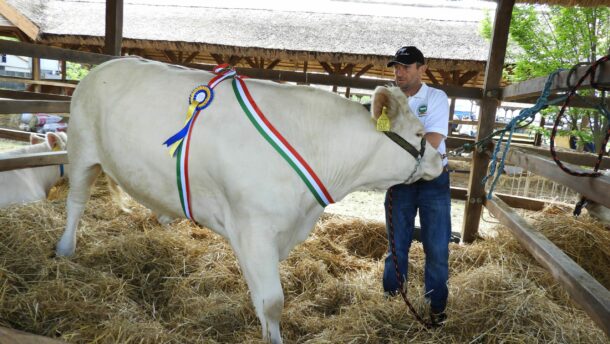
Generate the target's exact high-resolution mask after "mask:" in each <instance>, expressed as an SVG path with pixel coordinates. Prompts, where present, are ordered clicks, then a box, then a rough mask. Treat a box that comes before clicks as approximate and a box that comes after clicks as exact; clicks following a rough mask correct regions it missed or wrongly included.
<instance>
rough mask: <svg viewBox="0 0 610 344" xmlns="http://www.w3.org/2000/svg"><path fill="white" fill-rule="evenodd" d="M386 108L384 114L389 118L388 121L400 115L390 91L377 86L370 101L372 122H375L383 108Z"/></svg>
mask: <svg viewBox="0 0 610 344" xmlns="http://www.w3.org/2000/svg"><path fill="white" fill-rule="evenodd" d="M384 106H385V107H386V110H387V111H386V114H387V116H388V117H389V118H390V121H392V120H393V119H395V118H396V117H398V114H399V113H400V111H399V108H398V102H397V101H396V99H395V97H394V96H393V95H392V92H391V91H390V89H388V88H387V87H385V86H377V88H376V89H375V92H374V93H373V100H372V101H371V116H372V117H373V119H374V120H377V119H378V118H379V116H381V112H382V109H383V107H384Z"/></svg>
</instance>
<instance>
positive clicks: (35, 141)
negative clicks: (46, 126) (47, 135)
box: [30, 134, 45, 145]
mask: <svg viewBox="0 0 610 344" xmlns="http://www.w3.org/2000/svg"><path fill="white" fill-rule="evenodd" d="M44 141H45V139H44V137H40V136H39V135H38V134H30V144H32V145H36V144H39V143H43V142H44Z"/></svg>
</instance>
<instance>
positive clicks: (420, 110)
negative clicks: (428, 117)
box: [417, 105, 428, 116]
mask: <svg viewBox="0 0 610 344" xmlns="http://www.w3.org/2000/svg"><path fill="white" fill-rule="evenodd" d="M426 111H428V105H421V106H420V107H419V108H418V109H417V113H418V115H420V116H424V115H425V114H426Z"/></svg>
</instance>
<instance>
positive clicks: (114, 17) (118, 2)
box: [104, 0, 123, 56]
mask: <svg viewBox="0 0 610 344" xmlns="http://www.w3.org/2000/svg"><path fill="white" fill-rule="evenodd" d="M122 43H123V0H106V40H105V44H104V53H106V54H108V55H114V56H121V45H122Z"/></svg>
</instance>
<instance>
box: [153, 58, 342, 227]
mask: <svg viewBox="0 0 610 344" xmlns="http://www.w3.org/2000/svg"><path fill="white" fill-rule="evenodd" d="M213 71H214V74H216V76H214V77H213V78H212V79H211V80H210V81H209V82H208V84H207V85H202V86H198V87H196V88H195V89H194V90H193V91H192V92H191V95H190V97H189V107H188V110H187V114H186V121H185V124H184V126H183V128H182V129H181V130H180V131H179V132H177V133H176V134H174V135H173V136H172V137H170V138H169V139H167V140H166V141H165V142H163V144H164V145H166V146H168V147H169V148H170V154H171V156H175V157H176V158H177V159H176V176H177V183H178V191H179V195H180V203H181V205H182V210H183V211H184V214H185V216H186V217H187V218H189V219H191V220H194V219H193V210H192V207H191V192H190V186H189V172H188V157H189V148H190V140H191V135H192V132H193V126H194V124H195V121H196V120H197V118H198V117H199V113H200V112H201V110H203V109H205V108H206V107H208V106H209V105H210V103H211V102H212V100H213V99H214V87H216V85H218V84H219V83H221V82H222V81H223V80H225V79H228V78H233V91H234V92H235V96H236V98H237V101H238V102H239V104H240V105H241V107H242V109H243V110H244V112H245V113H246V115H247V117H248V119H249V120H250V122H251V123H252V124H253V125H254V127H255V128H256V130H257V131H258V132H259V133H260V134H261V135H262V136H263V137H264V138H265V140H266V141H267V142H268V143H269V144H270V145H271V146H272V147H273V148H274V149H275V150H276V151H277V152H278V153H279V154H280V155H281V156H282V158H284V160H286V162H288V164H289V165H290V166H291V167H292V168H293V169H294V170H295V172H296V173H297V174H298V175H299V177H300V178H301V179H302V180H303V182H304V183H305V185H306V186H307V188H308V189H309V190H310V191H311V193H312V194H313V195H314V197H315V198H316V200H317V201H318V203H319V204H320V205H321V206H323V207H325V206H327V205H329V204H331V203H334V202H335V201H334V200H333V199H332V197H331V196H330V194H329V192H328V190H326V188H325V187H324V184H323V183H322V182H321V181H320V178H318V176H317V175H316V174H315V172H314V171H313V169H312V168H311V167H310V166H309V164H307V162H306V161H305V159H303V157H302V156H301V155H300V154H299V153H298V152H297V151H296V149H294V147H292V146H291V145H290V144H289V143H288V141H287V140H286V139H285V138H284V137H283V136H282V135H281V134H280V133H279V132H278V131H277V130H276V129H275V127H274V126H273V125H272V124H271V122H269V120H268V119H267V118H266V117H265V115H264V114H263V113H262V111H261V110H260V109H259V107H258V105H256V103H255V102H254V100H253V99H252V96H251V95H250V92H249V90H248V88H247V86H246V84H245V83H244V81H243V79H244V77H241V76H239V75H237V73H236V72H235V70H233V69H230V68H229V66H228V65H227V64H223V65H219V66H216V67H215V68H214V70H213Z"/></svg>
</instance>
